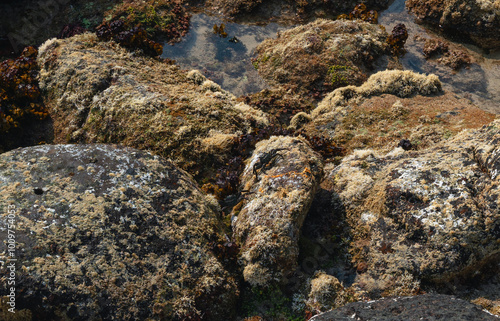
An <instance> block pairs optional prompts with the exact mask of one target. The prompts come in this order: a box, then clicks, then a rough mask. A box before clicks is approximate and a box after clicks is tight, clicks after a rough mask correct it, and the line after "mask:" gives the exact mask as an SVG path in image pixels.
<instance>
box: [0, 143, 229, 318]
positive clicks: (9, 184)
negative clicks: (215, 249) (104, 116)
mask: <svg viewBox="0 0 500 321" xmlns="http://www.w3.org/2000/svg"><path fill="white" fill-rule="evenodd" d="M0 204H2V212H1V213H0V240H1V243H0V261H3V262H5V261H6V260H7V259H8V258H9V255H10V252H8V251H7V250H8V248H7V240H8V234H9V232H8V230H9V229H11V230H12V229H15V236H16V242H17V247H16V250H15V253H14V255H15V258H17V259H18V261H17V264H16V273H17V274H16V282H17V283H16V304H17V306H18V307H19V308H21V307H23V308H26V309H29V310H30V311H31V314H32V315H33V316H37V318H36V319H37V320H55V319H57V318H58V317H61V318H67V319H71V320H118V319H119V320H146V319H148V320H185V319H186V318H190V317H192V318H196V317H199V316H201V315H203V316H204V318H205V319H209V320H221V318H222V316H224V317H226V316H227V315H231V313H232V311H233V310H232V309H233V308H234V303H235V300H236V298H237V296H238V290H237V286H236V283H235V280H234V278H233V277H231V275H230V274H229V273H228V272H227V271H226V270H225V268H224V267H223V266H222V265H221V264H220V263H219V262H218V260H217V259H216V258H215V257H214V255H213V254H212V253H211V252H210V249H209V245H208V244H209V243H210V242H217V241H219V240H221V239H222V234H221V233H220V228H219V222H218V220H217V217H216V216H217V211H218V205H217V203H216V202H215V201H214V200H213V199H212V198H209V197H207V196H206V195H205V194H204V193H203V192H202V191H201V190H200V189H199V188H198V187H197V186H196V184H195V183H194V181H193V180H192V179H191V177H190V176H189V175H188V174H186V173H185V172H183V171H181V170H179V169H177V168H176V167H175V166H174V165H173V164H172V162H170V161H166V160H163V159H161V158H160V157H158V156H153V155H151V154H149V153H146V152H142V151H139V150H135V149H131V148H122V147H113V146H110V145H44V146H37V147H28V148H23V149H16V150H13V151H10V152H8V153H4V154H1V155H0ZM7 205H11V206H13V207H12V208H13V209H14V212H15V215H14V221H13V225H14V226H15V227H14V228H12V227H9V226H8V224H10V223H11V222H9V221H8V219H9V217H8V216H7V214H8V212H7ZM11 225H12V224H11ZM6 269H7V265H3V266H2V267H1V268H0V273H1V275H2V276H3V275H7V274H6V273H7V272H6ZM7 286H8V285H7V282H0V296H4V295H6V294H7V293H8V291H7ZM0 311H2V309H0ZM5 313H9V312H5ZM56 316H58V317H56ZM0 319H2V320H3V318H2V315H1V314H0ZM33 320H35V319H33Z"/></svg>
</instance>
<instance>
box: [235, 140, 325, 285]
mask: <svg viewBox="0 0 500 321" xmlns="http://www.w3.org/2000/svg"><path fill="white" fill-rule="evenodd" d="M273 156H274V157H273ZM261 165H262V166H261ZM322 171H323V161H322V159H321V156H320V155H318V154H317V153H315V152H314V151H313V150H312V149H311V147H310V146H309V145H308V143H307V142H306V141H305V140H304V139H302V138H299V137H283V136H272V137H271V138H270V139H268V140H265V141H262V142H259V143H258V144H257V145H256V149H255V151H254V153H253V155H252V157H251V158H250V159H249V160H248V164H247V166H246V168H245V170H244V172H243V174H242V176H241V188H242V190H244V191H247V192H246V193H247V194H246V196H245V199H244V200H243V203H242V206H241V210H240V211H239V213H236V212H234V211H233V214H237V216H236V217H235V218H234V220H233V224H232V225H233V233H234V236H235V238H236V240H237V242H238V243H239V244H240V247H241V251H240V259H239V260H240V262H241V264H242V265H243V267H244V270H243V277H244V279H245V280H246V281H247V282H249V283H250V284H251V285H252V286H260V287H266V286H270V285H271V284H273V283H274V284H276V283H281V282H282V281H283V280H284V279H285V278H286V277H287V274H288V273H290V272H292V271H293V270H294V268H295V267H296V265H297V258H298V254H299V253H298V240H299V236H300V230H301V227H302V224H303V222H304V219H305V217H306V215H307V212H308V210H309V207H310V205H311V202H312V200H313V198H314V193H315V191H316V189H317V187H318V185H319V181H320V179H321V176H322ZM256 174H257V175H256Z"/></svg>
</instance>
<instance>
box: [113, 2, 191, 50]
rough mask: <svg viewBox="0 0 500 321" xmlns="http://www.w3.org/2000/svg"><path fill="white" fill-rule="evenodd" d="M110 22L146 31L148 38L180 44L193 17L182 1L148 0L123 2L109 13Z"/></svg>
mask: <svg viewBox="0 0 500 321" xmlns="http://www.w3.org/2000/svg"><path fill="white" fill-rule="evenodd" d="M108 16H109V17H110V19H109V21H114V20H122V21H124V22H125V23H126V24H127V25H128V26H130V27H140V28H142V29H144V30H146V32H147V34H148V38H151V39H155V40H159V39H160V38H166V39H167V40H168V41H169V42H178V41H180V40H181V38H182V37H183V36H185V35H186V33H187V31H188V29H189V20H190V18H191V16H190V15H189V14H188V13H187V12H186V9H185V8H184V7H183V6H182V1H172V0H146V1H135V2H132V3H130V2H127V1H125V2H123V3H122V4H120V5H117V6H116V7H115V8H114V9H112V10H111V11H110V12H108Z"/></svg>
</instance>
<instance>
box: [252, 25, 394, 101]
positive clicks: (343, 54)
mask: <svg viewBox="0 0 500 321" xmlns="http://www.w3.org/2000/svg"><path fill="white" fill-rule="evenodd" d="M386 38H387V33H386V32H385V31H384V30H383V29H382V28H381V27H380V26H378V25H374V24H370V23H367V22H362V21H359V20H355V21H349V20H336V21H332V20H325V19H318V20H316V21H314V22H311V23H309V24H306V25H301V26H298V27H295V28H293V29H289V30H286V31H283V32H280V33H278V37H277V38H276V39H267V40H265V41H264V42H263V43H261V44H260V45H259V46H258V47H257V49H256V53H257V57H256V59H255V60H254V62H253V63H254V66H255V67H256V68H257V70H258V71H259V73H260V74H261V75H262V77H263V78H264V79H266V80H267V81H268V82H269V83H270V84H271V85H273V86H278V85H281V86H283V87H284V88H286V89H287V90H289V89H291V90H292V91H293V92H297V93H300V94H302V95H305V94H311V93H315V92H325V91H331V90H332V89H335V88H338V87H342V86H346V85H359V84H361V83H362V82H363V81H365V80H366V74H367V73H369V72H370V70H371V68H372V63H373V62H374V61H375V59H376V58H377V57H378V56H380V55H382V54H383V53H384V52H385V50H386V48H387V44H386Z"/></svg>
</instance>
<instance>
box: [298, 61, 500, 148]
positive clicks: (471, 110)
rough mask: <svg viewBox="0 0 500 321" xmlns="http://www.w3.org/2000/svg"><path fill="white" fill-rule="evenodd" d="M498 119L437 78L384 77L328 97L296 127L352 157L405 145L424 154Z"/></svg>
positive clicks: (385, 74) (385, 73)
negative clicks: (367, 150)
mask: <svg viewBox="0 0 500 321" xmlns="http://www.w3.org/2000/svg"><path fill="white" fill-rule="evenodd" d="M494 117H495V115H493V114H491V113H488V112H485V111H482V110H481V109H479V108H478V107H476V106H474V105H472V104H470V102H469V101H468V100H466V99H459V98H457V97H456V96H455V95H453V94H451V93H447V92H442V91H441V82H440V81H439V79H438V78H437V77H436V76H435V75H428V76H426V75H421V74H417V73H414V72H412V71H399V70H391V71H382V72H379V73H376V74H374V75H372V76H371V77H370V78H369V79H368V80H367V81H366V82H365V83H364V84H363V85H361V86H359V87H355V86H347V87H343V88H339V89H337V90H335V91H333V92H331V93H330V94H328V95H327V96H326V97H325V98H324V99H323V100H322V101H321V102H320V103H319V104H318V106H317V107H316V109H314V110H312V111H311V112H310V114H305V113H298V114H297V115H296V116H295V117H294V118H292V120H291V127H292V128H294V129H302V130H304V131H305V132H306V133H307V134H309V135H316V136H327V137H331V138H333V140H334V141H335V142H336V143H337V144H338V145H340V146H342V147H344V148H345V149H346V151H347V152H349V151H352V150H354V149H356V148H358V149H359V148H376V149H379V150H383V151H385V152H388V151H390V150H392V149H393V148H395V147H396V146H398V144H399V143H400V142H401V140H402V139H406V140H409V141H410V144H411V145H412V146H413V147H412V148H414V149H422V148H425V147H428V146H431V145H432V144H435V143H437V142H439V141H441V140H444V139H448V138H450V137H452V136H453V135H455V134H456V133H458V132H460V131H461V130H463V129H465V128H477V127H480V126H482V125H485V124H488V123H490V122H491V121H492V120H493V119H494Z"/></svg>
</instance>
